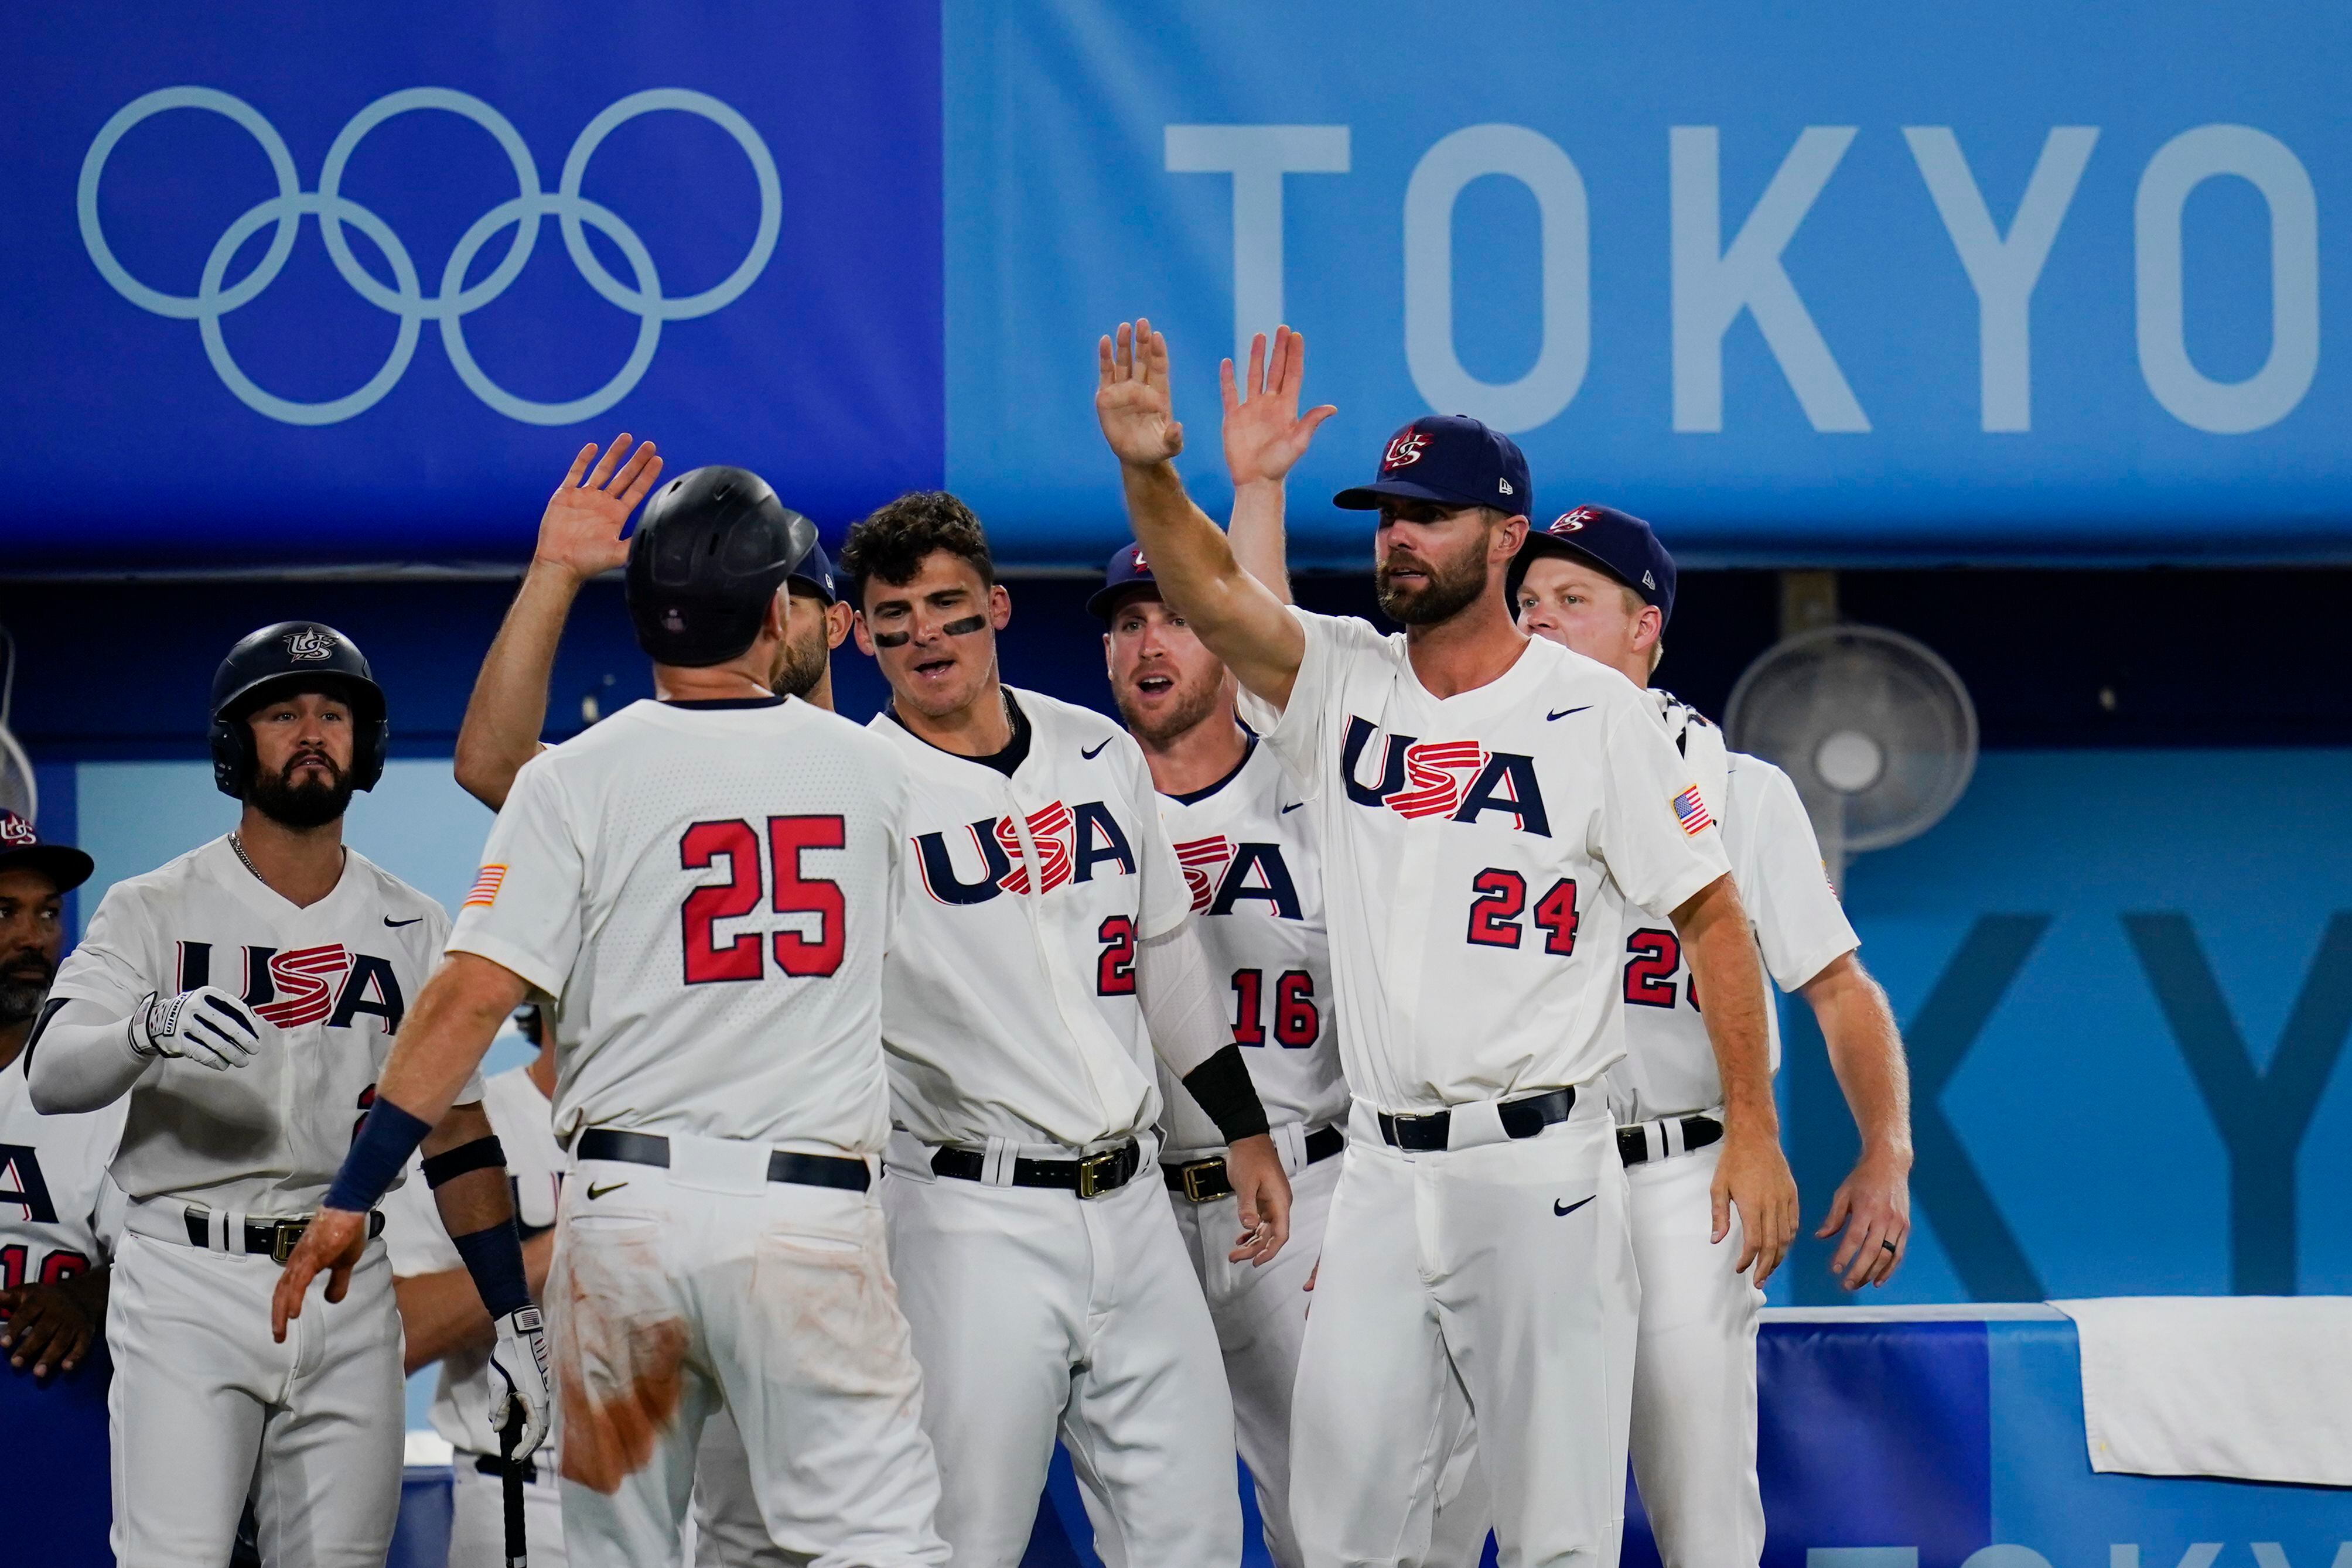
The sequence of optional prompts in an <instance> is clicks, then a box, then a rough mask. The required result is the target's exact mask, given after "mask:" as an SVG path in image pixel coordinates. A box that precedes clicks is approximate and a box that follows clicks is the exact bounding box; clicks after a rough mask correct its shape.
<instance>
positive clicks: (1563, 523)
mask: <svg viewBox="0 0 2352 1568" xmlns="http://www.w3.org/2000/svg"><path fill="white" fill-rule="evenodd" d="M1599 516H1600V514H1599V513H1598V512H1595V511H1594V510H1593V509H1592V508H1591V507H1577V508H1576V509H1575V510H1574V511H1570V512H1562V513H1561V514H1560V515H1559V517H1554V518H1553V519H1552V520H1551V527H1550V528H1547V529H1545V530H1544V531H1545V532H1546V533H1553V534H1580V533H1582V532H1583V531H1584V525H1585V524H1587V523H1589V522H1591V520H1592V519H1593V518H1594V517H1599Z"/></svg>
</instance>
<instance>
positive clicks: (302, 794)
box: [245, 752, 352, 831]
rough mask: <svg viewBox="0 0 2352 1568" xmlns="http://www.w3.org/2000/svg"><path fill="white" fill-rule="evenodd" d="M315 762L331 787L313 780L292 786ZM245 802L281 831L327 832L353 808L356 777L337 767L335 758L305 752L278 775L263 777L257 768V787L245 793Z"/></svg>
mask: <svg viewBox="0 0 2352 1568" xmlns="http://www.w3.org/2000/svg"><path fill="white" fill-rule="evenodd" d="M314 762H315V763H317V764H318V765H319V766H320V767H321V768H325V769H326V770H327V773H328V777H329V779H330V781H329V782H328V783H324V784H320V783H319V782H317V781H316V780H311V779H306V780H304V781H303V782H302V783H299V784H295V783H290V782H289V779H291V778H292V776H293V774H294V771H295V770H296V769H297V768H303V767H306V766H308V765H310V764H311V763H314ZM245 798H246V800H248V801H250V802H251V803H252V805H253V808H254V810H257V811H259V812H260V813H261V814H262V815H263V816H265V817H267V818H268V819H269V820H270V821H273V822H276V823H277V824H278V826H280V827H284V828H292V829H294V830H296V831H304V830H307V829H310V828H323V827H325V826H326V825H327V824H328V823H329V822H331V821H335V820H337V819H338V818H340V817H341V815H342V814H343V812H344V810H346V809H347V808H348V807H349V806H350V805H351V803H352V776H351V775H350V774H348V773H346V772H344V771H343V770H342V769H341V768H338V767H336V766H335V764H334V762H333V760H332V759H331V758H325V757H321V756H320V755H319V754H317V753H316V752H304V753H303V754H302V755H300V756H299V757H295V758H290V759H289V761H288V762H287V764H286V766H285V768H284V769H282V770H281V771H279V772H278V773H274V774H270V773H263V772H262V771H261V770H260V769H258V768H256V769H255V770H254V776H253V786H252V788H251V789H247V791H246V792H245Z"/></svg>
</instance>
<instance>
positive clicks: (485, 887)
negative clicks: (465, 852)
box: [458, 865, 507, 909]
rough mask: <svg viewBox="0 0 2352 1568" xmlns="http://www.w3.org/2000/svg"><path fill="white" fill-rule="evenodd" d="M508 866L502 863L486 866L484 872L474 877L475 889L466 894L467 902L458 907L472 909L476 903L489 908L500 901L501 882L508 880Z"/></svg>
mask: <svg viewBox="0 0 2352 1568" xmlns="http://www.w3.org/2000/svg"><path fill="white" fill-rule="evenodd" d="M506 879H507V868H506V867H504V866H502V865H486V866H484V867H483V868H482V874H481V875H479V876H478V877H476V878H475V879H474V891H473V892H471V893H469V894H467V895H466V902H465V903H464V904H460V905H459V906H458V907H459V908H461V909H471V908H472V907H473V906H474V905H476V904H480V905H481V906H482V907H483V908H484V909H488V907H489V906H490V905H491V904H496V903H497V902H498V901H499V883H502V882H504V881H506Z"/></svg>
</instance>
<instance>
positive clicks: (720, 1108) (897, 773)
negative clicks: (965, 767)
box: [449, 697, 907, 1155]
mask: <svg viewBox="0 0 2352 1568" xmlns="http://www.w3.org/2000/svg"><path fill="white" fill-rule="evenodd" d="M906 789H907V785H906V769H905V768H904V767H903V766H901V765H900V763H899V762H898V759H897V758H895V757H894V756H892V754H891V751H890V748H889V747H887V746H884V745H882V744H880V743H879V742H878V741H877V739H876V738H875V737H872V736H869V735H866V734H865V733H863V732H861V731H860V730H859V729H858V727H856V725H853V724H851V723H849V722H848V721H846V720H845V719H841V718H838V717H835V716H834V715H832V714H830V713H827V712H825V711H824V710H823V709H821V708H815V707H812V706H809V705H808V704H807V703H804V702H802V701H800V700H799V699H797V698H789V697H778V698H758V699H747V700H741V701H719V702H695V703H661V702H651V701H645V702H637V703H633V704H631V705H630V706H627V707H625V708H624V709H622V710H621V711H620V712H619V713H617V714H614V716H612V717H610V718H608V719H606V720H605V721H604V723H602V724H600V725H598V726H596V727H594V728H593V729H591V730H588V731H586V732H585V733H583V734H582V735H579V736H576V737H573V738H572V739H571V740H567V741H565V742H564V743H563V744H562V745H561V746H558V747H553V748H552V749H550V750H547V751H542V752H541V753H540V754H539V755H538V756H537V757H535V758H532V759H531V760H530V762H528V763H526V764H525V765H524V767H523V768H522V771H521V772H520V773H519V774H517V775H516V776H515V783H514V790H513V793H511V794H510V795H509V797H508V798H507V803H506V807H505V809H504V810H501V811H499V820H498V825H497V826H496V827H494V828H492V829H491V830H490V838H489V842H488V845H487V846H486V847H485V848H484V850H483V852H482V859H483V862H484V863H483V866H482V871H481V874H480V876H479V877H478V879H477V880H476V883H475V885H474V891H473V892H472V894H469V895H468V896H467V900H466V903H465V905H464V907H462V908H461V909H460V910H459V911H458V913H457V929H456V930H455V932H453V933H452V934H451V936H450V938H449V949H450V951H452V952H463V953H473V954H477V955H478V956H481V957H485V958H488V959H489V960H490V961H491V962H493V963H496V964H500V965H503V966H504V967H507V968H509V969H511V970H513V971H514V972H515V973H516V974H518V975H520V976H521V977H523V978H524V979H525V980H526V981H528V982H530V985H532V986H533V987H535V988H537V989H539V990H540V991H541V992H543V993H545V994H546V995H548V996H550V997H551V998H555V999H556V1003H557V1008H558V1009H559V1011H558V1016H557V1018H556V1019H553V1020H551V1021H552V1024H553V1027H554V1028H555V1030H556V1040H557V1041H558V1045H557V1058H556V1061H557V1067H556V1091H555V1127H556V1130H557V1134H558V1136H559V1137H560V1138H561V1139H562V1140H563V1141H564V1142H565V1143H566V1144H567V1145H568V1144H569V1142H570V1134H572V1131H573V1130H575V1129H577V1128H579V1127H581V1126H583V1125H592V1126H593V1125H604V1124H614V1125H620V1126H625V1127H629V1128H633V1129H635V1130H638V1131H642V1132H648V1133H665V1134H700V1135H703V1136H707V1137H713V1138H730V1139H739V1140H746V1141H750V1142H755V1143H764V1144H768V1145H774V1146H777V1147H783V1148H793V1149H799V1150H801V1151H802V1152H803V1153H813V1154H848V1155H864V1154H878V1153H880V1152H881V1149H882V1145H883V1143H884V1140H885V1139H886V1138H887V1135H888V1132H889V1127H888V1122H887V1098H886V1093H885V1087H884V1083H885V1080H884V1073H883V1066H882V1053H881V1050H880V1046H879V1036H878V1030H879V1022H880V1020H879V1018H878V1014H877V1007H878V998H879V995H880V982H881V973H882V950H883V944H884V940H885V933H886V931H887V925H888V920H889V899H890V896H891V878H892V874H893V872H894V870H895V867H896V862H897V859H898V840H897V827H898V822H899V821H900V820H901V818H902V816H903V814H904V811H905V799H906Z"/></svg>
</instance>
